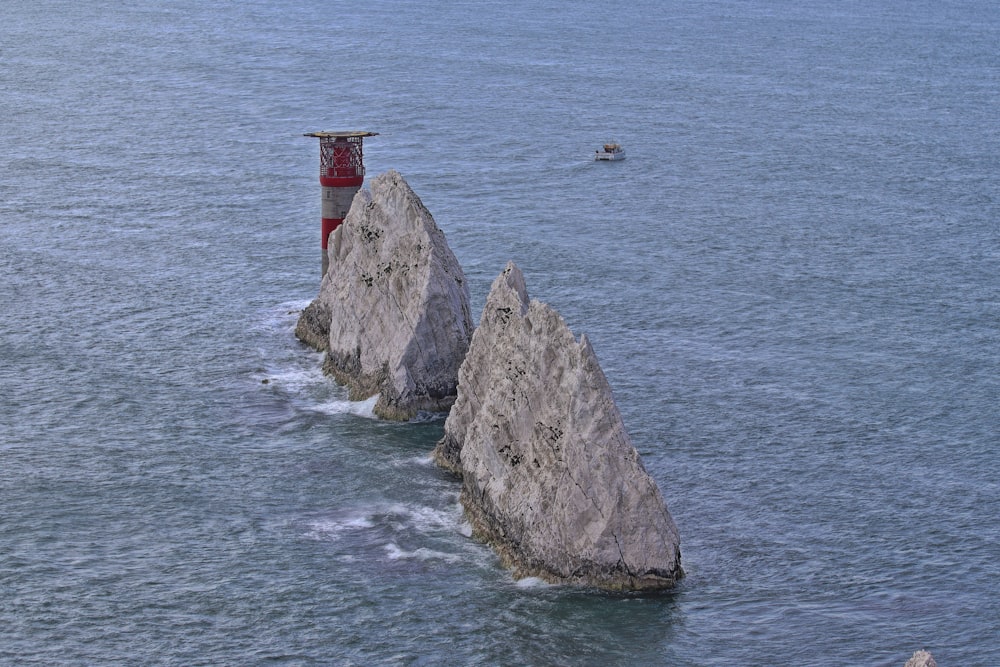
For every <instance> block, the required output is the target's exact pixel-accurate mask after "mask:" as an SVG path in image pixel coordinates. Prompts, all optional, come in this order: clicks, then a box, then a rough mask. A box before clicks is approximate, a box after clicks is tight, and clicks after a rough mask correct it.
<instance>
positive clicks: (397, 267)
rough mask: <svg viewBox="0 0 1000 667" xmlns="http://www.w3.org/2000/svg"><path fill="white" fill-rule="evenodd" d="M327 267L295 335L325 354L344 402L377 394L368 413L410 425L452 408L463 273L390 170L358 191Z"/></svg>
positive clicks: (466, 317) (462, 331)
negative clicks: (345, 392)
mask: <svg viewBox="0 0 1000 667" xmlns="http://www.w3.org/2000/svg"><path fill="white" fill-rule="evenodd" d="M329 257H330V268H329V270H328V271H327V274H326V275H325V276H324V277H323V282H322V283H321V285H320V292H319V296H318V297H317V298H316V300H315V301H313V303H312V304H310V306H309V307H308V308H306V309H305V311H303V313H302V315H301V317H300V318H299V322H298V326H297V327H296V335H297V336H298V337H299V339H300V340H302V341H304V342H306V343H307V344H310V345H312V346H313V347H315V348H317V349H320V350H322V349H325V350H326V353H327V355H326V360H325V361H324V364H323V368H324V370H325V371H326V372H328V373H329V374H331V375H333V377H334V378H335V379H336V380H337V381H338V382H340V383H341V384H344V385H347V387H348V389H349V393H350V398H351V400H363V399H366V398H368V397H370V396H373V395H375V394H379V399H378V402H377V403H376V404H375V414H376V415H378V416H380V417H383V418H386V419H397V420H405V419H410V418H412V417H413V416H414V415H416V413H417V412H418V411H421V410H426V411H442V410H447V409H448V408H449V407H451V405H452V403H453V402H454V400H455V395H456V384H457V380H458V369H459V366H460V365H461V363H462V359H463V358H464V357H465V353H466V350H467V349H468V346H469V341H470V340H471V337H472V331H473V323H472V317H471V312H470V308H469V288H468V286H467V285H466V282H465V275H464V274H463V272H462V267H461V266H460V265H459V264H458V260H456V259H455V255H454V254H453V253H452V252H451V249H450V248H449V247H448V243H447V242H446V241H445V237H444V233H443V232H442V231H441V230H440V229H439V228H438V226H437V225H436V224H435V222H434V219H433V217H431V214H430V212H429V211H428V210H427V208H426V207H425V206H424V205H423V203H422V202H421V201H420V198H419V197H417V195H416V194H415V193H414V192H413V190H412V189H410V186H409V185H408V184H407V183H406V181H405V180H404V179H403V177H402V176H401V175H400V174H399V173H397V172H396V171H388V172H386V173H384V174H381V175H379V176H376V177H375V178H374V179H372V181H371V185H370V190H360V191H359V192H358V194H357V195H356V196H355V198H354V202H353V203H352V205H351V210H350V211H349V212H348V214H347V217H346V218H345V219H344V222H343V224H342V225H340V227H338V228H337V229H336V231H334V232H333V234H331V237H330V243H329Z"/></svg>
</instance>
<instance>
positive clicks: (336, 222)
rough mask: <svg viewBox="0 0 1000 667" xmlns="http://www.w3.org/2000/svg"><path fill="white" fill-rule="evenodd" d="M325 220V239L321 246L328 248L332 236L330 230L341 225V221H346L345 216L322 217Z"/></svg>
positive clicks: (324, 248)
mask: <svg viewBox="0 0 1000 667" xmlns="http://www.w3.org/2000/svg"><path fill="white" fill-rule="evenodd" d="M322 220H323V240H322V242H321V244H320V247H321V248H323V250H326V246H327V241H328V240H329V238H330V232H332V231H333V230H335V229H336V228H337V227H340V223H342V222H343V221H344V219H343V218H322Z"/></svg>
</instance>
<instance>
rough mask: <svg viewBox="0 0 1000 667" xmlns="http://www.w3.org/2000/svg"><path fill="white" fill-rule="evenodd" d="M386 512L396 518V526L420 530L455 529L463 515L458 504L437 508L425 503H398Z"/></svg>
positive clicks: (388, 507) (385, 511)
mask: <svg viewBox="0 0 1000 667" xmlns="http://www.w3.org/2000/svg"><path fill="white" fill-rule="evenodd" d="M384 514H386V515H388V516H389V517H392V518H394V521H393V523H394V527H396V528H398V529H404V528H406V527H407V526H413V528H415V529H416V530H418V531H419V532H431V531H439V530H442V529H445V530H455V528H456V527H457V526H458V525H459V524H460V522H461V519H462V515H461V509H460V508H459V507H458V506H455V507H450V508H447V509H436V508H434V507H427V506H425V505H405V504H402V503H396V504H393V505H389V506H387V507H386V508H385V509H384Z"/></svg>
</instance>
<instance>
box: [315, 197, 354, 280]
mask: <svg viewBox="0 0 1000 667" xmlns="http://www.w3.org/2000/svg"><path fill="white" fill-rule="evenodd" d="M360 189H361V185H360V184H359V185H353V186H348V187H336V188H333V187H324V188H323V209H322V210H323V212H322V218H323V220H322V225H321V233H322V234H323V238H322V241H321V243H320V247H321V248H322V249H323V263H322V271H323V272H322V274H320V277H322V276H325V275H326V270H327V269H328V268H330V258H329V254H328V252H327V251H328V247H327V246H328V244H329V241H330V234H332V233H333V230H335V229H336V228H337V227H340V225H341V223H343V222H344V218H346V217H347V212H348V211H350V210H351V202H353V201H354V195H356V194H358V190H360Z"/></svg>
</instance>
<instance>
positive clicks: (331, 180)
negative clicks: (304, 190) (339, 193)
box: [319, 176, 365, 188]
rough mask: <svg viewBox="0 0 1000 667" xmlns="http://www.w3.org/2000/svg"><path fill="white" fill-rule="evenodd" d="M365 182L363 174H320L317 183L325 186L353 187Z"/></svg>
mask: <svg viewBox="0 0 1000 667" xmlns="http://www.w3.org/2000/svg"><path fill="white" fill-rule="evenodd" d="M364 182H365V177H364V176H320V177H319V184H320V185H322V186H323V187H325V188H355V187H359V186H361V185H362V184H363V183H364Z"/></svg>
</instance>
